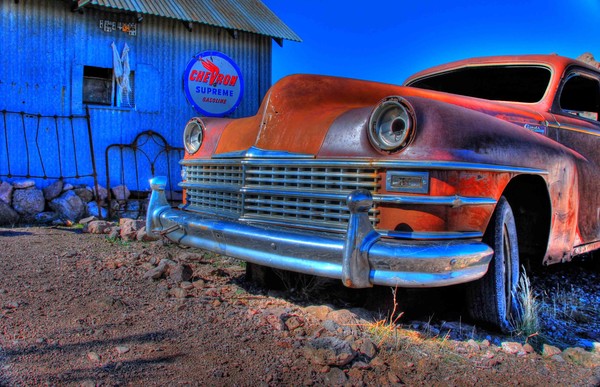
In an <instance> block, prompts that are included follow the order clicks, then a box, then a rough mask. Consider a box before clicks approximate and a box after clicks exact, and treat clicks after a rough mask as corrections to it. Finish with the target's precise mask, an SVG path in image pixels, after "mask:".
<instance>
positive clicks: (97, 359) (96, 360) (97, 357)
mask: <svg viewBox="0 0 600 387" xmlns="http://www.w3.org/2000/svg"><path fill="white" fill-rule="evenodd" d="M87 358H88V359H90V360H91V361H93V362H94V363H99V362H100V355H98V354H97V353H96V352H88V353H87Z"/></svg>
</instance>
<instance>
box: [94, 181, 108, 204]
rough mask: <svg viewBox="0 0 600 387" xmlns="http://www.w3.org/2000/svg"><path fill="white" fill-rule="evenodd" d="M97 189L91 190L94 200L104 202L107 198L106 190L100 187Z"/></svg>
mask: <svg viewBox="0 0 600 387" xmlns="http://www.w3.org/2000/svg"><path fill="white" fill-rule="evenodd" d="M97 188H98V189H96V187H93V188H92V192H93V193H94V196H95V197H96V199H98V200H100V201H101V202H105V201H106V199H107V198H108V190H107V189H106V188H104V187H103V186H101V185H98V187H97Z"/></svg>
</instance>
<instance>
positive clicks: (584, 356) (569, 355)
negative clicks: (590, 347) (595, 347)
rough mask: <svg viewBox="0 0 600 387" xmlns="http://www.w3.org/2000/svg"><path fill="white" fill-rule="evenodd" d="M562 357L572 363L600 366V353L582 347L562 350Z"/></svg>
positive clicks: (589, 366) (592, 366) (591, 366)
mask: <svg viewBox="0 0 600 387" xmlns="http://www.w3.org/2000/svg"><path fill="white" fill-rule="evenodd" d="M562 357H563V359H565V360H567V361H569V362H571V363H575V364H578V365H582V366H584V367H587V368H594V367H598V366H600V355H598V354H596V353H593V352H587V351H586V350H584V349H583V348H580V347H574V348H567V349H565V350H564V351H563V352H562Z"/></svg>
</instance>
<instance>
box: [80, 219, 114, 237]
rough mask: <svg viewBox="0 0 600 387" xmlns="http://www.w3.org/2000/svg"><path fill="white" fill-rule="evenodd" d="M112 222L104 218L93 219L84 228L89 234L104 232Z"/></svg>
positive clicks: (111, 225) (107, 230)
mask: <svg viewBox="0 0 600 387" xmlns="http://www.w3.org/2000/svg"><path fill="white" fill-rule="evenodd" d="M113 226H114V224H113V223H111V222H107V221H106V220H93V221H91V222H89V223H88V224H87V227H86V228H85V229H84V230H86V232H88V233H90V234H106V233H107V232H109V230H110V228H111V227H113Z"/></svg>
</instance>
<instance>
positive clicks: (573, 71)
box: [552, 67, 600, 125]
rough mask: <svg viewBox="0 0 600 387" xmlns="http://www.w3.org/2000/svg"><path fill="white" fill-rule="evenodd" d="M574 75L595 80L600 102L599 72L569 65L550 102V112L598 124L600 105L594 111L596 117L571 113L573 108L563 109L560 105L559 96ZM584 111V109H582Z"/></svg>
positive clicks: (599, 121) (599, 120)
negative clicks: (552, 100)
mask: <svg viewBox="0 0 600 387" xmlns="http://www.w3.org/2000/svg"><path fill="white" fill-rule="evenodd" d="M575 77H583V78H588V79H591V80H593V81H595V82H596V85H597V90H596V91H597V96H598V101H599V103H600V74H597V73H594V72H592V71H589V70H586V69H584V68H580V67H571V68H569V69H567V70H566V71H565V75H564V76H563V79H562V80H561V82H560V85H559V87H558V89H557V92H556V95H555V97H554V102H553V104H552V113H555V114H559V115H561V116H563V117H570V118H573V119H580V120H584V121H587V122H592V123H595V124H596V125H600V106H598V108H597V111H596V112H595V113H596V115H597V118H596V119H593V118H588V117H585V116H581V115H578V114H574V113H572V112H573V110H568V109H563V107H562V106H561V97H562V95H563V91H564V89H565V86H566V85H567V83H568V82H569V81H570V80H572V79H573V78H575ZM582 112H584V110H582Z"/></svg>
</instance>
